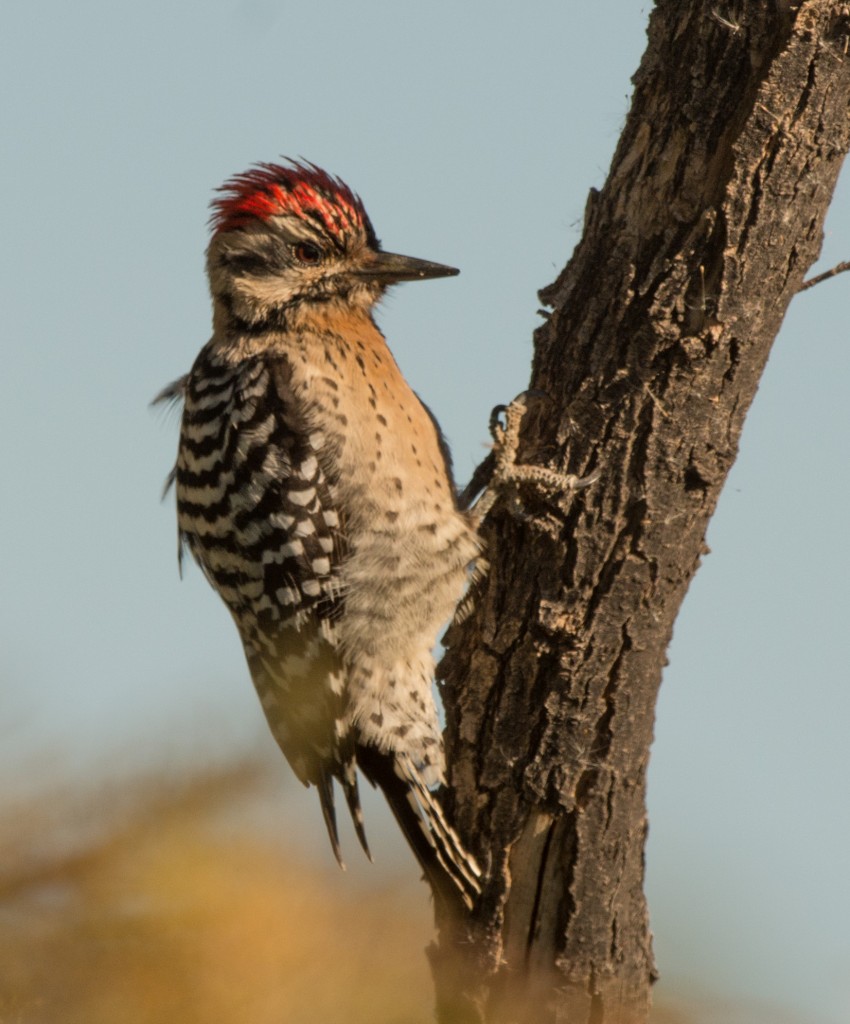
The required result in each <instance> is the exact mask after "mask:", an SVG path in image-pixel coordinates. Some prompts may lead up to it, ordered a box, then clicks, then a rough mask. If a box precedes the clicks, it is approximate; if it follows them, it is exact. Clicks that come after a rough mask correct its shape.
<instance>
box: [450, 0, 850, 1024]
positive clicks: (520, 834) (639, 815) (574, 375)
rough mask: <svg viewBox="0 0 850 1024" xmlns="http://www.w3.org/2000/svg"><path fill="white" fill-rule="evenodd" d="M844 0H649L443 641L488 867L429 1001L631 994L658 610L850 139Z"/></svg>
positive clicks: (635, 1001) (641, 914)
mask: <svg viewBox="0 0 850 1024" xmlns="http://www.w3.org/2000/svg"><path fill="white" fill-rule="evenodd" d="M848 39H850V18H848V12H847V7H846V6H845V5H844V4H840V3H835V2H827V0H809V2H804V3H800V4H789V3H776V4H745V3H743V2H738V3H728V4H724V5H723V10H722V12H721V13H720V16H719V17H718V10H717V7H716V5H715V7H712V6H710V5H708V4H706V3H702V2H696V0H694V2H691V3H686V4H683V3H681V2H680V0H660V2H659V3H658V4H657V6H656V8H655V10H654V12H653V14H652V17H651V19H650V26H649V44H648V47H647V51H646V53H645V55H644V58H643V61H642V63H641V66H640V68H639V70H638V72H637V74H636V76H635V79H634V84H635V92H634V98H633V102H632V108H631V111H630V113H629V116H628V119H627V122H626V125H625V127H624V130H623V134H622V137H621V139H620V142H619V145H618V147H617V151H616V153H615V155H614V158H613V162H612V166H611V169H610V172H609V176H608V180H607V182H606V184H605V186H604V188H603V189H602V190H601V191H600V192H596V191H592V192H591V193H590V197H589V200H588V205H587V211H586V217H585V230H584V236H583V238H582V240H581V242H580V243H579V245H578V246H577V248H576V250H575V252H574V254H573V256H572V259H571V260H570V262H569V264H568V265H567V267H566V268H565V269H564V271H563V272H562V273H561V275H560V276H559V278H558V279H557V281H555V283H554V284H552V285H550V286H549V287H548V288H546V289H544V290H543V292H542V293H541V300H542V301H543V302H545V303H546V305H547V306H550V307H551V310H552V312H551V316H549V317H548V319H547V320H546V322H545V323H544V324H543V325H542V326H541V327H540V328H539V329H538V330H537V332H536V335H535V356H534V365H533V371H532V376H531V381H530V386H531V388H533V389H537V390H541V391H544V392H545V393H546V394H547V395H548V396H549V397H550V401H549V403H548V404H546V405H545V408H544V409H542V413H543V414H542V415H538V416H536V417H534V416H532V417H528V420H527V422H526V423H524V430H523V439H524V444H525V447H524V451H523V461H535V462H538V463H540V464H546V465H548V466H551V467H552V468H557V469H560V470H564V471H568V472H570V473H574V474H577V475H579V476H587V475H588V474H591V473H593V472H594V471H596V470H600V471H601V477H600V479H599V481H598V482H597V483H595V484H594V485H593V486H592V487H590V488H588V489H587V490H585V491H582V492H578V493H577V494H576V495H574V496H572V497H570V498H568V499H565V500H564V501H562V502H560V503H559V502H557V501H553V500H552V499H551V498H548V497H546V496H542V495H540V494H536V493H534V492H533V491H528V492H525V493H524V500H525V506H526V511H527V513H528V514H529V516H530V517H531V519H530V521H529V520H528V519H519V518H517V517H515V516H511V515H510V513H509V512H508V510H506V509H504V508H502V509H500V508H499V507H498V506H497V507H496V509H495V510H494V511H493V513H492V514H491V515H490V517H489V518H488V520H487V524H486V536H487V540H488V545H489V550H488V556H489V559H490V562H491V572H490V575H489V577H488V579H487V581H486V583H485V585H484V587H483V589H482V592H481V594H480V597H479V600H478V604H477V607H476V609H475V610H474V612H473V614H472V615H471V616H470V617H469V618H468V619H467V620H466V621H465V622H464V623H463V624H462V626H459V627H455V628H454V629H452V630H451V631H450V633H449V636H448V638H447V640H448V644H449V650H448V653H447V655H446V657H445V659H444V661H443V664H442V666H441V672H442V676H443V684H442V688H443V696H444V701H445V704H446V711H447V723H448V729H447V746H448V754H449V763H450V766H451V779H450V788H449V792H448V797H449V799H450V800H451V801H452V805H453V806H452V809H453V812H454V817H455V820H456V822H457V824H458V827H459V828H460V830H461V832H462V834H463V835H464V836H465V837H466V838H467V841H468V843H469V845H470V847H471V848H472V850H473V852H474V853H475V854H476V856H478V857H479V859H480V861H481V862H482V863H484V864H486V865H488V866H489V877H488V881H487V885H486V888H485V891H484V894H483V897H482V899H481V902H480V904H479V905H478V906H477V907H476V908H475V911H474V913H473V914H472V915H471V917H470V918H469V919H468V920H466V921H462V922H458V921H452V920H449V919H448V918H443V920H441V921H440V922H439V923H440V925H441V936H440V944H439V945H438V946H437V947H436V948H435V949H434V950H433V951H432V962H433V967H434V973H435V979H436V982H437V995H438V1009H439V1017H440V1020H441V1021H442V1022H444V1024H448V1022H451V1024H459V1022H470V1024H472V1022H475V1024H483V1022H487V1024H494V1022H507V1021H520V1020H521V1021H535V1022H547V1021H553V1022H554V1021H569V1022H570V1024H585V1022H586V1024H608V1022H612V1021H616V1022H618V1024H621V1022H625V1024H632V1022H635V1024H637V1022H642V1021H645V1020H646V1016H647V1013H648V1007H649V989H650V985H651V981H652V979H653V978H654V971H655V969H654V964H653V957H652V950H651V937H650V933H649V925H648V914H647V908H646V904H645V899H644V895H643V877H644V859H643V858H644V843H645V839H646V831H647V823H646V810H645V785H646V767H647V763H648V758H649V748H650V743H651V740H652V730H653V722H654V708H655V700H656V696H657V690H658V686H659V683H660V679H661V672H662V668H663V666H664V663H665V651H666V648H667V645H668V642H669V640H670V636H671V632H672V628H673V622H674V620H675V617H676V614H677V612H678V609H679V606H680V605H681V602H682V599H683V598H684V595H685V592H686V590H687V587H688V584H689V582H690V580H691V577H692V576H693V574H694V572H695V571H696V569H697V567H698V564H699V560H700V557H701V554H702V553H703V552H704V540H703V538H704V535H705V530H706V526H707V524H708V520H709V517H710V516H711V514H712V512H713V510H714V507H715V505H716V502H717V498H718V495H719V493H720V490H721V488H722V486H723V482H724V481H725V479H726V475H727V473H728V471H729V469H730V467H731V465H732V462H733V461H734V458H735V455H736V452H737V444H738V438H739V435H740V432H741V427H742V424H743V420H744V416H745V414H746V411H747V409H748V408H749V406H750V404H751V402H752V400H753V397H754V395H755V391H756V387H757V384H758V381H759V378H760V376H761V373H762V370H763V368H764V364H765V362H766V360H767V357H768V355H769V352H770V348H771V345H772V342H773V340H774V338H775V336H776V334H777V332H778V330H779V327H780V325H781V323H782V319H783V316H784V314H785V311H786V309H787V307H788V304H789V303H790V301H791V299H792V298H793V296H794V295H795V294H796V293H797V292H798V291H799V290H800V287H801V284H802V282H803V278H804V275H805V272H806V271H807V269H808V268H809V267H810V266H811V264H812V263H813V262H814V260H815V259H816V258H817V255H818V252H819V250H820V245H821V241H822V227H823V219H824V216H825V214H826V210H827V207H828V205H829V201H830V199H831V196H832V192H833V189H834V186H835V182H836V179H837V176H838V172H839V170H840V167H841V164H842V160H843V158H844V155H845V154H846V152H847V148H848V143H850V118H848V109H850V60H849V59H848V57H847V51H848Z"/></svg>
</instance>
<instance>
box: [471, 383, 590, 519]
mask: <svg viewBox="0 0 850 1024" xmlns="http://www.w3.org/2000/svg"><path fill="white" fill-rule="evenodd" d="M533 394H534V393H533V392H527V391H526V392H523V393H522V394H521V395H518V396H517V397H516V398H515V399H514V400H513V401H512V402H511V403H510V405H507V406H504V405H497V406H496V407H495V409H493V412H492V413H491V414H490V434H491V435H492V438H493V451H492V452H491V454H490V456H489V457H488V461H489V462H490V465H489V466H488V479H487V481H486V483H485V484H484V486H483V492H482V494H481V496H480V498H479V499H478V501H477V502H476V503H475V504H474V505H473V506H472V509H471V513H472V515H473V517H474V519H475V522H476V524H478V525H480V524H481V523H482V522H483V521H484V519H485V518H486V516H487V515H488V513H489V512H490V510H491V509H492V508H493V506H494V505H495V503H496V502H497V501H498V500H499V499H500V498H506V499H507V507H508V510H509V511H510V512H511V514H512V515H515V516H517V517H518V518H520V519H525V518H527V515H526V513H525V510H524V507H523V504H522V501H521V499H520V495H519V489H518V488H519V485H520V484H530V485H531V486H532V487H534V488H535V489H537V490H539V491H543V492H544V493H546V494H568V493H572V492H574V491H579V490H581V489H582V488H584V487H589V486H590V485H591V484H593V483H596V481H597V480H598V479H599V477H600V476H601V475H602V474H601V471H600V470H598V469H597V470H594V472H593V473H589V474H588V475H587V476H576V475H575V474H574V473H561V472H559V471H558V470H556V469H547V468H546V467H545V466H531V465H525V464H519V465H518V464H517V461H516V459H517V452H518V450H519V433H520V427H521V426H522V421H523V418H524V416H525V415H526V413H527V412H528V398H529V397H531V396H532V395H533Z"/></svg>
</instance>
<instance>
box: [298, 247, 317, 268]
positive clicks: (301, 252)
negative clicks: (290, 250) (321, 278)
mask: <svg viewBox="0 0 850 1024" xmlns="http://www.w3.org/2000/svg"><path fill="white" fill-rule="evenodd" d="M294 252H295V258H296V259H297V260H298V262H299V263H303V264H305V265H306V266H308V267H315V266H316V264H317V263H321V260H322V250H321V249H320V248H319V247H318V245H313V243H312V242H299V243H298V244H297V245H296V246H295V250H294Z"/></svg>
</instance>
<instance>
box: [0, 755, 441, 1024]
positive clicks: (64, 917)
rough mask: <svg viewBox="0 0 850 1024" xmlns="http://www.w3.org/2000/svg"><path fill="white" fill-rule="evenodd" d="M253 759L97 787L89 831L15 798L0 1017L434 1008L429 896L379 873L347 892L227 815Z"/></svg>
mask: <svg viewBox="0 0 850 1024" xmlns="http://www.w3.org/2000/svg"><path fill="white" fill-rule="evenodd" d="M260 774H261V773H260V770H259V769H256V768H253V767H250V766H248V767H245V766H243V767H240V768H235V769H228V770H223V771H221V772H219V773H217V774H213V775H210V776H209V777H206V778H204V779H199V780H196V781H194V782H192V783H190V784H187V785H185V786H183V787H182V788H181V789H180V791H179V792H174V791H172V792H163V791H162V787H161V785H160V786H158V787H157V789H156V791H154V792H151V791H150V790H142V791H141V792H137V793H135V794H133V795H132V797H130V798H128V797H127V796H126V795H125V796H124V797H123V798H120V799H119V798H117V797H113V798H111V799H109V800H101V801H100V803H101V804H107V805H109V806H108V807H107V808H106V809H104V807H100V808H97V807H95V808H92V807H88V808H84V809H83V810H82V811H79V809H78V816H79V817H80V819H81V820H83V821H84V822H85V828H86V829H87V830H88V833H89V834H88V835H85V834H82V835H81V834H75V833H81V832H82V830H77V829H74V828H73V824H71V825H70V826H69V823H68V821H67V819H66V820H63V814H62V812H61V811H60V810H59V809H58V808H57V807H55V806H53V807H52V808H51V809H50V810H48V808H46V807H43V806H42V807H38V808H33V807H27V808H17V809H13V810H11V811H10V812H8V813H7V814H6V823H5V827H4V831H3V838H2V840H0V855H2V867H0V1021H2V1024H41V1022H50V1024H59V1022H62V1024H78V1022H79V1024H154V1022H156V1024H164V1022H172V1021H174V1022H177V1021H179V1022H181V1024H193V1022H195V1021H197V1022H199V1024H200V1022H204V1024H208V1022H210V1021H215V1022H216V1024H228V1022H231V1021H232V1022H234V1024H236V1022H239V1024H245V1022H251V1024H266V1022H268V1024H272V1022H274V1024H282V1022H286V1024H301V1022H304V1024H307V1022H310V1024H314V1022H317V1021H322V1022H328V1024H334V1022H340V1024H349V1022H350V1024H361V1022H362V1024H367V1022H368V1024H427V1022H430V1021H431V1020H432V1019H433V1018H432V1005H433V992H432V987H431V980H430V976H429V971H428V965H427V961H426V957H425V955H424V951H423V934H424V935H425V936H427V934H428V930H427V929H428V923H427V917H426V915H427V913H428V908H427V904H426V903H425V901H424V900H422V899H421V898H420V901H419V903H418V904H417V902H416V901H415V899H414V897H415V896H416V895H417V893H416V892H415V891H414V892H412V893H410V894H407V895H405V894H403V892H402V891H401V890H400V889H399V888H398V887H394V886H393V885H392V884H390V883H386V884H379V885H378V887H375V888H370V889H369V890H368V891H364V889H363V888H362V887H358V886H356V885H353V886H347V887H345V888H344V889H343V890H342V891H343V895H342V897H340V887H338V886H336V885H332V886H329V885H328V884H327V875H326V873H324V872H323V871H322V870H320V869H318V868H315V867H311V866H309V865H308V864H307V863H305V861H304V858H303V855H301V856H299V855H297V854H295V853H293V852H289V853H287V852H286V851H282V850H281V848H280V844H279V843H275V842H274V841H273V840H272V839H271V838H269V837H263V836H262V835H260V834H257V833H258V831H259V830H254V831H253V832H250V830H249V832H250V834H242V833H241V832H240V833H239V834H236V835H234V829H232V828H230V829H227V828H222V827H221V811H222V808H226V807H227V805H228V804H230V803H232V802H233V801H234V800H235V799H236V798H237V797H238V796H240V794H244V793H245V792H246V790H250V789H251V787H254V788H257V787H258V785H259V780H258V776H259V775H260ZM116 803H117V804H119V805H120V809H119V810H118V812H117V813H116V807H115V806H114V805H115V804H116ZM107 818H108V821H107V822H106V824H104V822H105V819H107ZM97 819H99V820H100V828H99V829H97V830H95V829H94V827H93V825H92V822H93V821H97ZM93 831H96V834H91V833H92V832H93ZM334 870H337V869H336V868H335V867H334ZM346 881H348V879H346ZM404 888H407V887H404ZM420 895H421V894H420Z"/></svg>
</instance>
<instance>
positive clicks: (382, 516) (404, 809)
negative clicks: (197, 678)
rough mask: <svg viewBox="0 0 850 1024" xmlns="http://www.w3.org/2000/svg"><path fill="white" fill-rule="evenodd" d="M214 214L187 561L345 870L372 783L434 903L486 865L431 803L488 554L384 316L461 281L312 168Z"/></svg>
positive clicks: (189, 482) (186, 456) (265, 181)
mask: <svg viewBox="0 0 850 1024" xmlns="http://www.w3.org/2000/svg"><path fill="white" fill-rule="evenodd" d="M218 191H219V195H218V197H217V198H216V199H214V201H213V203H212V217H211V221H210V223H211V232H212V233H211V241H210V243H209V248H208V250H207V272H208V276H209V283H210V291H211V295H212V305H213V331H212V337H211V339H210V340H209V342H208V343H207V344H206V345H205V346H204V347H203V348H202V349H201V351H200V354H199V355H198V357H197V359H196V360H195V363H194V366H193V367H192V369H191V372H190V373H189V374H188V375H186V376H185V377H183V378H181V379H180V380H178V381H176V382H175V383H174V384H172V385H170V386H169V387H168V388H166V389H165V390H164V391H163V392H162V394H161V395H160V396H159V397H160V398H166V399H167V398H172V399H182V401H183V415H182V424H181V431H180V443H179V451H178V456H177V462H176V465H175V467H174V470H173V471H172V474H171V477H170V478H169V480H170V481H171V482H173V483H174V484H175V485H176V496H177V516H178V534H179V543H178V549H179V553H180V556H181V558H182V552H183V549H184V547H185V548H188V550H189V551H190V552H191V554H192V556H193V557H194V559H195V560H196V561H197V562H198V564H199V565H200V567H201V569H202V570H203V572H204V574H205V575H206V577H207V579H208V580H209V582H210V583H211V584H212V586H213V588H214V589H215V590H216V591H217V592H218V593H219V595H220V596H221V598H222V599H223V600H224V603H225V604H226V605H227V608H228V609H229V611H230V613H231V615H232V617H233V620H234V622H235V624H236V628H237V629H238V631H239V636H240V638H241V640H242V644H243V646H244V649H245V654H246V657H247V662H248V667H249V670H250V674H251V677H252V680H253V683H254V686H255V687H256V690H257V694H258V696H259V699H260V702H261V704H262V707H263V710H264V712H265V715H266V718H267V720H268V723H269V726H270V727H271V731H272V733H273V735H274V738H275V740H276V741H277V743H278V745H279V746H280V748H281V750H282V751H283V753H284V755H285V756H286V758H287V760H288V761H289V764H290V765H291V766H292V769H293V771H294V772H295V774H296V775H297V776H298V778H299V779H300V780H301V781H302V782H303V783H304V784H306V785H308V786H310V785H312V786H315V787H316V789H317V790H318V795H319V800H320V804H321V809H322V813H323V816H324V821H325V825H326V827H327V831H328V835H329V838H330V842H331V846H332V848H333V852H334V854H335V856H336V858H337V860H338V861H339V863H340V865H341V866H344V865H343V860H342V854H341V850H340V842H339V835H338V830H337V822H336V814H335V809H334V785H335V784H338V785H339V787H340V788H341V791H342V793H343V795H344V798H345V800H346V802H347V805H348V809H349V811H350V814H351V818H352V821H353V824H354V828H355V831H356V833H357V836H358V838H359V840H360V843H361V844H362V846H363V849H364V850H365V852H366V854H367V855H368V856H370V858H371V854H370V853H369V846H368V843H367V840H366V835H365V831H364V827H363V815H362V811H361V806H360V798H359V795H358V783H357V771H356V770H357V768H359V769H360V771H361V772H362V773H363V775H364V776H365V778H366V779H368V780H369V782H370V783H372V785H375V786H378V787H379V788H380V789H381V790H382V791H383V792H384V794H385V796H386V799H387V800H388V802H389V805H390V807H391V809H392V811H393V813H394V815H395V817H396V819H397V821H398V823H399V825H400V827H401V829H402V831H403V832H404V834H405V836H406V838H407V840H408V842H409V843H410V845H411V847H412V849H413V851H414V853H415V855H416V857H417V858H418V860H419V862H420V864H421V866H422V868H423V870H424V872H425V874H426V876H427V877H428V878H429V880H430V881H431V883H432V886H433V887H434V889H435V892H441V893H446V892H449V893H451V894H459V895H460V896H461V898H462V899H463V900H464V902H466V903H467V905H469V904H471V902H472V901H473V900H474V898H475V896H476V894H477V892H478V891H479V889H480V882H479V875H480V872H479V869H478V866H477V864H476V863H475V861H474V859H473V858H472V857H471V856H470V855H468V854H467V853H466V852H465V850H464V848H463V846H462V844H461V842H460V840H459V839H458V837H457V836H456V834H455V833H454V831H453V830H452V829H451V827H450V826H449V825H448V823H447V821H446V819H445V817H444V815H443V812H442V809H441V806H440V803H439V801H438V798H437V796H436V794H435V793H434V789H435V787H437V786H438V785H439V784H440V783H441V782H442V781H443V779H444V755H443V745H442V737H441V732H440V727H439V723H438V719H437V710H436V707H435V704H434V698H433V695H432V679H433V672H434V661H433V656H432V654H431V651H432V648H433V646H434V643H435V640H436V637H437V634H438V631H439V629H440V627H441V626H442V625H443V624H445V623H446V622H447V621H448V620H449V619H450V617H451V615H452V612H453V610H454V609H455V607H456V605H457V603H458V600H459V599H460V597H461V595H462V593H463V591H464V587H465V585H466V582H467V579H468V576H469V571H470V567H471V566H472V565H473V563H474V562H475V560H476V558H477V557H478V555H479V553H480V541H479V537H478V534H477V531H476V527H475V520H474V517H473V516H472V515H471V514H470V513H467V512H466V511H464V510H462V509H461V508H460V507H459V504H458V500H457V494H456V490H455V486H454V482H453V479H452V471H451V460H450V456H449V453H448V449H447V447H446V444H445V442H444V440H443V437H442V435H441V433H440V430H439V427H438V426H437V423H436V421H435V419H434V417H433V416H432V415H431V413H430V412H429V410H428V409H427V407H426V406H425V405H423V403H422V402H421V401H420V400H419V398H418V397H417V396H416V394H414V392H413V391H412V390H411V388H410V386H409V385H408V383H407V382H406V381H405V379H404V377H403V376H402V374H401V371H400V370H399V367H398V365H397V364H396V361H395V359H394V358H393V356H392V354H391V352H390V350H389V348H388V347H387V344H386V341H385V339H384V337H383V335H382V334H381V332H380V331H379V329H378V327H377V326H376V324H375V321H374V319H373V315H372V314H373V310H374V308H375V305H376V304H377V303H378V302H379V300H380V299H381V297H382V296H383V294H384V292H385V291H386V289H387V287H388V286H389V285H392V284H395V283H397V282H401V281H419V280H426V279H429V278H438V277H447V276H451V275H454V274H457V273H458V271H457V270H455V269H454V268H452V267H448V266H444V265H442V264H440V263H432V262H429V261H427V260H421V259H415V258H412V257H409V256H401V255H397V254H395V253H389V252H385V251H384V250H383V249H382V248H381V245H380V242H379V241H378V238H377V237H376V235H375V231H374V229H373V227H372V224H371V222H370V220H369V217H368V216H367V213H366V210H365V208H364V206H363V203H362V201H361V200H360V198H359V197H358V196H357V195H356V194H355V193H354V192H352V191H351V189H349V188H348V186H347V185H345V184H344V183H343V182H342V181H341V180H340V179H339V178H336V177H334V176H332V175H330V174H328V173H326V172H325V171H323V170H321V169H320V168H319V167H317V166H315V165H314V164H311V163H302V162H295V161H289V162H287V163H285V164H272V163H263V164H257V165H255V166H253V167H252V168H251V169H250V170H248V171H247V172H245V173H243V174H239V175H236V176H235V177H233V178H231V179H230V180H229V181H227V182H226V183H225V184H224V185H223V186H222V187H221V188H220V189H219V190H218Z"/></svg>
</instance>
